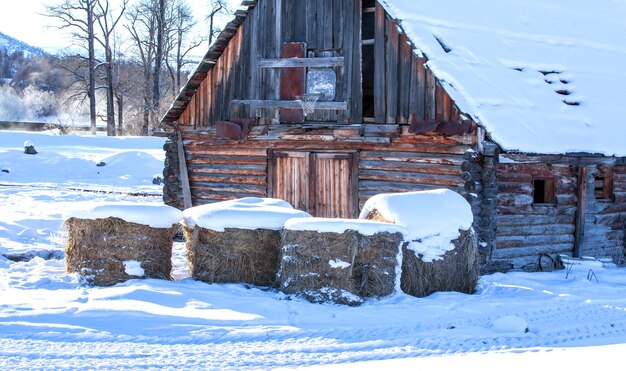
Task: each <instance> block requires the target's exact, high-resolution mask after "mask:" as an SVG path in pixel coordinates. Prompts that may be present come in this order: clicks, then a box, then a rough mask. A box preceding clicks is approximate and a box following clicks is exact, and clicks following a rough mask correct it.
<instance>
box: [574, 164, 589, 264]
mask: <svg viewBox="0 0 626 371" xmlns="http://www.w3.org/2000/svg"><path fill="white" fill-rule="evenodd" d="M576 196H577V198H578V200H577V205H576V222H575V226H576V230H575V232H574V257H575V258H580V256H581V254H582V249H583V242H584V240H585V214H586V209H587V208H586V204H587V168H586V167H585V166H580V167H579V168H578V190H577V193H576Z"/></svg>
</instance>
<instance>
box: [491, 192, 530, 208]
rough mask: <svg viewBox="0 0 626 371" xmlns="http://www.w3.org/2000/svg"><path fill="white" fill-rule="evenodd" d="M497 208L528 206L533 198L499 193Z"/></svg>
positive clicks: (524, 195)
mask: <svg viewBox="0 0 626 371" xmlns="http://www.w3.org/2000/svg"><path fill="white" fill-rule="evenodd" d="M497 199H498V205H499V206H529V205H532V204H533V197H532V196H530V195H526V194H510V193H500V194H498V196H497Z"/></svg>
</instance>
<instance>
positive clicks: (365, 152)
mask: <svg viewBox="0 0 626 371" xmlns="http://www.w3.org/2000/svg"><path fill="white" fill-rule="evenodd" d="M488 1H490V2H493V3H494V4H493V6H494V9H496V10H500V11H502V12H509V13H514V14H518V15H519V14H520V13H523V12H531V11H536V12H542V11H543V10H542V9H534V8H533V7H535V8H537V7H538V6H539V5H536V4H535V5H531V6H527V5H524V3H525V2H523V1H521V0H507V1H506V2H503V3H507V4H508V5H509V6H510V5H511V3H514V4H513V5H516V6H519V7H520V9H498V7H499V6H502V5H500V3H498V2H497V1H496V0H488ZM433 3H438V4H439V5H433ZM447 3H449V1H443V2H432V1H415V2H412V1H411V2H409V1H400V0H395V1H394V0H386V1H383V0H381V1H376V0H307V1H302V0H256V1H244V2H243V3H242V7H241V8H240V9H239V10H238V11H237V12H236V13H235V19H234V20H232V21H231V22H230V23H228V24H227V25H226V27H225V29H224V31H223V32H222V33H221V35H220V36H219V37H218V39H217V41H216V42H215V43H214V44H213V45H212V46H211V47H210V49H209V51H208V52H207V53H206V55H205V56H204V58H203V60H202V61H201V63H200V64H199V66H198V67H197V69H196V71H195V72H194V73H192V75H191V77H190V79H189V81H188V83H187V84H186V85H185V86H184V88H183V89H182V90H181V92H180V94H179V95H178V97H177V98H176V100H175V101H174V103H173V104H172V106H171V108H170V109H169V111H168V112H167V114H166V115H165V116H164V118H163V119H162V123H161V127H162V128H163V129H164V130H165V131H166V132H168V133H169V141H168V142H167V143H166V145H165V150H166V153H167V160H166V168H165V178H166V185H165V187H164V200H165V202H166V203H167V204H169V205H174V206H177V207H179V208H186V207H190V206H191V205H199V204H203V203H210V202H215V201H222V200H228V199H233V198H240V197H249V196H256V197H276V198H281V199H284V200H286V201H288V202H290V203H291V204H293V205H294V206H295V207H296V208H299V209H302V210H305V211H307V212H309V213H311V214H313V215H315V216H320V217H341V218H350V217H357V215H358V213H359V209H360V207H361V206H362V205H363V203H364V202H365V201H366V200H367V199H368V198H370V197H371V196H373V195H375V194H378V193H388V192H406V191H416V190H428V189H434V188H441V187H445V188H449V189H452V190H455V191H457V192H459V193H461V194H463V195H464V196H465V197H466V199H467V200H468V201H469V202H470V204H471V205H472V210H473V212H474V216H475V220H474V226H475V228H476V230H477V231H478V235H479V239H480V241H481V258H482V264H483V269H484V271H485V272H488V271H495V270H500V271H506V270H513V269H525V270H537V269H546V268H550V267H551V265H552V264H553V263H554V259H555V256H557V255H558V254H567V255H571V256H586V255H592V256H595V257H608V258H612V259H613V260H614V261H616V262H618V263H621V262H622V260H623V257H624V245H625V234H624V230H625V229H626V227H625V225H626V157H624V156H625V155H626V148H625V147H626V145H624V144H621V143H620V140H619V137H620V136H621V138H623V137H624V134H626V130H625V129H623V128H622V129H619V127H617V126H615V125H612V126H611V125H608V124H607V125H606V127H602V125H603V123H604V122H605V121H606V122H609V121H610V120H613V121H615V118H616V117H618V116H612V117H611V115H612V114H614V113H616V112H615V110H614V107H613V108H612V109H613V110H611V108H607V107H610V104H614V105H615V106H620V105H621V103H620V102H618V101H617V102H613V101H614V100H613V99H612V98H610V94H607V92H604V93H602V91H601V90H600V93H598V94H603V95H602V96H600V97H595V95H593V94H592V93H595V92H596V91H595V90H594V91H593V92H591V91H590V92H587V93H589V95H586V94H585V92H583V93H581V94H580V96H581V97H582V96H584V97H589V99H588V101H587V100H582V99H581V98H580V97H579V96H577V92H576V91H574V89H575V88H576V89H583V88H584V87H585V86H586V85H585V82H586V81H587V80H592V79H596V81H595V83H598V84H601V82H602V81H601V80H602V78H604V77H605V74H604V75H603V74H601V73H600V72H598V74H597V75H594V74H593V73H591V72H588V71H589V69H587V70H585V69H584V68H582V67H580V66H579V65H578V64H575V65H573V66H571V69H568V67H570V66H568V65H567V64H565V62H566V61H568V60H571V59H570V58H574V57H576V55H567V53H574V51H571V50H569V51H566V52H564V53H565V54H566V55H565V56H564V57H565V58H566V59H564V60H557V59H556V58H557V56H558V52H559V51H560V45H559V42H558V40H560V39H558V37H557V36H560V35H561V34H559V35H554V36H555V39H552V40H551V42H542V40H541V38H540V37H539V36H535V35H532V34H527V33H522V32H521V31H519V29H513V30H511V29H509V30H507V29H501V30H498V29H497V27H514V25H515V24H516V23H515V19H513V20H508V19H506V17H504V18H505V20H504V21H501V23H499V24H497V25H494V30H495V31H493V32H492V30H491V29H489V22H490V21H491V18H493V17H491V18H489V17H488V15H482V17H485V19H481V18H480V17H481V15H477V16H476V19H474V20H472V24H468V23H467V20H468V17H467V13H465V10H467V9H464V8H467V7H468V6H469V5H467V4H466V5H460V4H458V6H449V7H448V8H445V7H444V5H442V4H447ZM457 3H458V2H456V3H455V4H457ZM529 9H530V10H529ZM507 14H508V13H507ZM520 19H521V17H520ZM531 19H532V18H531ZM518 21H519V20H518ZM534 21H535V20H531V21H528V20H525V19H524V20H522V21H520V22H521V23H524V22H526V24H527V23H529V22H530V23H531V24H532V23H533V22H534ZM536 21H537V22H540V21H541V19H539V20H536ZM551 21H552V22H553V23H555V22H554V21H553V20H551ZM520 22H518V23H520ZM605 23H606V22H605ZM608 23H609V24H608V25H605V26H603V27H605V28H608V30H607V32H609V31H615V30H612V29H611V27H613V26H614V27H618V26H615V24H618V22H615V24H613V23H610V22H608ZM555 24H556V26H555V27H558V25H559V23H558V22H556V23H555ZM520 27H521V26H520ZM622 27H623V26H622ZM500 31H502V32H500ZM570 31H571V30H567V29H564V30H558V32H560V33H562V34H565V33H567V32H570ZM622 31H624V30H622ZM620 34H621V35H623V32H621V33H619V32H618V33H617V35H620ZM525 36H528V37H525ZM565 37H566V36H563V40H564V41H563V44H564V45H567V41H568V40H569V39H565ZM554 40H557V41H554ZM610 41H611V40H606V39H604V42H605V43H606V44H607V45H609V44H610ZM569 42H570V45H571V42H572V41H571V40H569ZM616 42H617V41H616ZM516 43H517V44H519V45H516ZM486 45H487V46H486ZM474 46H475V47H476V48H475V49H472V47H474ZM585 46H587V47H588V49H593V48H595V49H593V50H595V51H597V53H601V52H603V51H602V50H599V51H598V50H597V49H598V48H597V45H595V44H591V43H581V48H580V49H583V50H582V51H580V52H581V53H583V52H585V53H587V52H588V50H584V49H585ZM524 48H527V49H524ZM532 48H534V49H532ZM607 48H608V47H607ZM535 49H537V50H535ZM544 49H545V50H544ZM554 49H556V51H557V52H554ZM563 49H564V50H565V47H564V48H563ZM570 49H572V48H570ZM529 50H533V53H534V54H529ZM615 50H617V54H616V55H614V57H615V56H616V57H617V58H618V62H619V61H624V62H625V64H621V66H622V67H623V66H624V65H626V58H624V57H625V56H626V54H625V53H624V51H623V50H621V49H615ZM548 51H549V52H548ZM481 53H482V54H481ZM498 53H500V54H498ZM494 54H497V55H494ZM490 58H491V59H490ZM534 58H536V59H534ZM539 58H543V59H541V60H540V59H539ZM550 58H555V59H554V60H550ZM620 58H621V59H620ZM582 59H584V58H578V60H582ZM606 59H608V58H606ZM613 62H614V61H613ZM580 63H583V62H580ZM594 63H599V65H598V66H597V69H598V70H600V69H601V68H603V66H602V60H600V61H599V60H595V61H594ZM607 63H608V62H607ZM614 63H615V62H614ZM617 65H619V63H617ZM607 68H609V67H607ZM579 70H580V71H587V72H586V74H584V73H583V72H580V74H579V75H577V72H578V71H579ZM594 71H595V70H594ZM604 71H605V72H606V70H604ZM625 79H626V78H625ZM625 83H626V81H625ZM589 85H590V86H591V85H593V84H589ZM609 91H610V89H609ZM607 96H609V98H607ZM309 99H314V100H315V99H316V100H317V101H316V102H315V105H314V109H313V110H312V112H310V113H309V112H307V113H306V114H305V112H304V110H303V109H302V105H301V104H302V102H303V101H306V100H309ZM585 99H587V98H585ZM598 102H600V103H598ZM598 105H599V106H598ZM588 107H591V108H588ZM606 109H608V110H609V111H608V112H607V111H606ZM598 112H605V113H603V116H598V117H594V116H593V115H594V114H597V115H600V114H598ZM616 128H617V129H616ZM620 130H621V132H620ZM622 140H623V139H622Z"/></svg>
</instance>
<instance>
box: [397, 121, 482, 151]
mask: <svg viewBox="0 0 626 371" xmlns="http://www.w3.org/2000/svg"><path fill="white" fill-rule="evenodd" d="M405 127H406V126H404V125H402V126H400V128H401V129H404V128H405ZM473 138H474V136H472V135H449V136H448V135H442V134H438V133H436V134H411V135H408V136H402V137H399V138H394V141H395V142H397V143H407V144H410V143H414V144H417V143H433V144H434V143H437V144H451V145H464V147H465V148H466V151H467V150H468V149H471V148H472V146H473V143H474V142H473ZM464 153H465V152H464Z"/></svg>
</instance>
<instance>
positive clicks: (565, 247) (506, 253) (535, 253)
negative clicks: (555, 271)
mask: <svg viewBox="0 0 626 371" xmlns="http://www.w3.org/2000/svg"><path fill="white" fill-rule="evenodd" d="M573 248H574V247H573V245H572V244H569V243H563V244H553V245H529V246H525V247H511V248H501V247H500V246H499V245H498V243H497V242H496V249H495V250H494V251H493V255H492V258H493V259H511V258H528V259H529V260H528V261H532V260H533V259H534V260H537V261H538V259H539V255H540V254H549V255H558V254H566V253H571V252H572V251H573Z"/></svg>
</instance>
